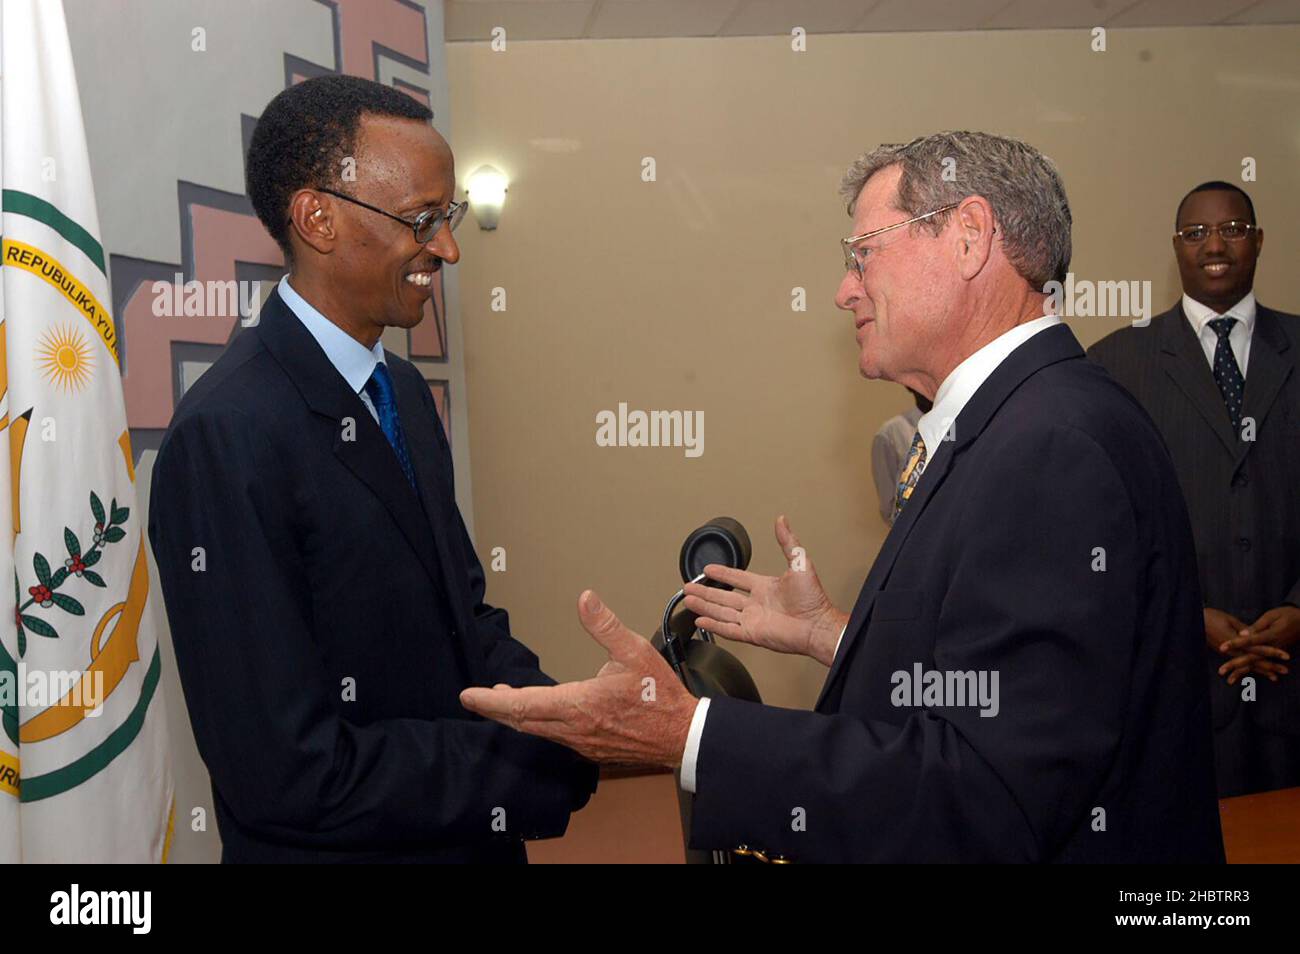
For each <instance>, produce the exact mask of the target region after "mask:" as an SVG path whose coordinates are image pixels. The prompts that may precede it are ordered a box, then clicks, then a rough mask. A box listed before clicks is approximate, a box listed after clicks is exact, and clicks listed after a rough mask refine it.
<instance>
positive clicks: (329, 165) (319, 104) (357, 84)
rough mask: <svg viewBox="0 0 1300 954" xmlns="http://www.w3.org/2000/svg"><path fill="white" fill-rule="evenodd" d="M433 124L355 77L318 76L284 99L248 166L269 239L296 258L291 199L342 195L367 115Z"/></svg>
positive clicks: (416, 108) (258, 136)
mask: <svg viewBox="0 0 1300 954" xmlns="http://www.w3.org/2000/svg"><path fill="white" fill-rule="evenodd" d="M368 114H369V115H375V116H393V117H397V118H399V119H420V120H425V121H426V122H427V121H428V120H430V119H432V118H433V112H432V111H431V110H430V109H429V107H428V106H425V105H424V104H423V103H420V102H419V101H417V100H415V99H412V98H411V97H410V96H408V95H407V94H406V93H403V92H401V91H400V90H397V89H394V88H393V87H391V86H385V85H384V84H383V83H376V82H374V81H373V80H368V79H361V78H360V77H358V76H340V75H333V74H331V75H329V76H317V77H315V78H314V79H309V80H305V81H303V82H301V83H298V84H296V85H294V86H290V87H289V88H288V89H286V90H284V91H283V92H281V93H279V94H278V95H277V96H276V97H275V98H274V99H273V100H271V102H269V103H267V105H266V109H265V110H263V111H262V116H261V118H259V119H258V121H257V126H256V127H255V128H254V129H253V136H252V139H251V140H250V141H249V144H248V156H247V157H246V158H245V160H244V188H245V190H246V191H247V192H248V198H249V199H250V200H251V201H252V203H253V209H254V211H256V212H257V217H258V218H259V219H261V220H262V224H263V225H264V226H266V230H267V231H268V232H270V233H271V238H273V239H275V241H276V244H278V245H279V246H280V248H281V249H283V250H284V254H285V257H286V259H287V258H289V257H291V250H290V247H289V222H288V215H289V211H288V210H289V199H290V197H291V196H292V195H293V194H294V193H295V192H297V191H298V190H299V189H304V188H337V187H338V185H339V173H340V170H341V167H342V163H343V159H344V158H345V157H347V156H352V155H355V149H356V138H357V129H358V128H359V127H360V125H361V117H362V116H365V115H368Z"/></svg>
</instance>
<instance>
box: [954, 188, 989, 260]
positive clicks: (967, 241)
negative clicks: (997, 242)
mask: <svg viewBox="0 0 1300 954" xmlns="http://www.w3.org/2000/svg"><path fill="white" fill-rule="evenodd" d="M956 216H957V238H958V245H957V263H958V270H959V271H960V273H961V277H962V278H964V279H966V280H967V281H969V280H970V279H972V278H974V277H975V276H976V275H978V274H979V273H980V272H981V271H982V270H983V269H984V266H985V265H986V264H988V260H989V255H991V254H992V252H993V231H994V221H993V207H992V206H991V205H989V203H988V200H987V199H985V198H984V197H983V196H979V195H971V196H967V197H966V198H964V199H962V201H961V204H959V205H958V206H957V208H956Z"/></svg>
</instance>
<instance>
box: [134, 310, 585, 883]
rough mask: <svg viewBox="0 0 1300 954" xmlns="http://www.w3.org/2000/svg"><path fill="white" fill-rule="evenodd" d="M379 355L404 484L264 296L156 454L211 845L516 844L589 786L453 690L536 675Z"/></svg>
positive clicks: (557, 756)
mask: <svg viewBox="0 0 1300 954" xmlns="http://www.w3.org/2000/svg"><path fill="white" fill-rule="evenodd" d="M386 361H387V364H388V367H389V370H390V372H391V374H392V378H393V382H394V389H395V392H396V400H397V406H398V413H399V415H400V417H401V421H402V425H403V430H404V432H405V436H406V442H407V445H408V448H409V451H410V456H411V459H412V462H413V465H414V468H415V472H416V476H417V482H418V484H419V492H418V494H417V493H416V492H415V491H414V490H413V489H412V488H411V486H410V484H409V483H408V482H407V480H406V478H405V476H404V475H403V472H402V469H401V466H400V465H399V463H398V461H397V457H396V455H395V454H394V453H393V451H392V449H391V447H390V446H389V444H388V442H387V440H386V439H385V437H384V434H383V432H382V431H381V430H380V428H379V425H378V424H376V423H375V420H374V418H372V417H371V415H370V413H369V411H367V409H366V407H365V405H364V404H362V402H361V400H360V398H359V397H358V396H357V394H356V393H355V392H353V391H352V389H351V388H350V387H349V386H348V385H347V383H346V382H345V381H344V379H343V377H342V376H341V375H340V374H339V373H338V372H337V370H335V368H334V367H333V365H331V364H330V363H329V360H328V359H327V357H326V356H325V353H324V352H323V351H322V350H321V348H320V346H319V345H318V344H317V343H316V341H315V339H314V338H312V336H311V334H310V333H309V332H308V331H307V329H306V328H305V327H304V326H303V325H302V323H301V322H300V321H299V320H298V318H297V317H296V316H295V315H294V314H293V313H292V312H291V311H290V310H289V309H288V307H287V306H286V305H285V304H284V302H283V301H282V300H281V299H280V296H279V294H278V293H275V294H272V295H271V297H270V298H269V299H268V301H267V302H266V304H265V306H264V307H263V309H262V313H261V319H260V322H259V324H258V325H257V326H256V327H255V328H252V329H249V330H246V331H243V332H242V333H240V334H239V335H238V336H237V337H236V338H235V340H234V341H233V342H232V343H231V345H230V347H229V348H228V349H227V350H226V352H225V353H224V354H223V355H222V356H221V358H220V359H219V360H218V361H217V362H216V364H214V365H213V367H212V368H210V369H209V370H208V371H207V372H206V373H205V374H204V375H203V377H202V378H200V379H199V381H198V382H197V383H196V384H195V385H194V386H193V387H192V388H191V389H190V391H189V392H188V393H187V394H186V395H185V397H184V399H183V400H182V401H181V403H180V406H179V407H178V408H177V410H176V414H175V417H174V418H173V420H172V424H171V427H170V428H169V429H168V432H167V436H166V437H165V439H164V440H163V443H162V447H161V449H160V451H159V454H158V459H157V463H156V464H155V467H154V472H153V473H154V476H153V487H152V499H151V500H150V514H149V536H150V539H151V540H152V542H153V547H154V553H155V555H156V557H157V560H158V568H159V575H160V577H161V581H162V589H163V595H164V597H165V600H166V604H167V615H168V619H169V621H170V624H171V633H172V641H173V644H174V645H175V649H176V661H177V666H178V668H179V671H180V678H181V684H182V686H183V687H184V690H185V700H186V703H187V705H188V707H189V712H190V720H191V723H192V725H193V727H194V736H195V740H196V742H197V743H198V748H199V753H200V754H201V755H202V757H203V760H204V762H205V763H206V765H207V767H208V771H209V773H210V774H211V777H212V788H213V797H214V800H215V805H216V812H217V821H218V824H219V826H220V831H221V837H222V841H223V848H224V851H223V860H227V861H522V860H524V851H523V842H522V839H524V838H531V837H553V836H556V835H559V834H561V833H563V831H564V830H565V827H566V825H567V824H568V819H569V814H570V812H572V811H575V810H576V809H578V808H580V807H581V806H582V805H583V804H584V803H585V802H586V800H587V799H588V797H589V796H590V794H591V792H592V790H593V789H594V787H595V782H596V770H595V767H594V766H592V765H591V764H590V763H587V762H585V761H583V760H581V759H579V758H578V757H577V756H576V755H574V754H573V753H572V752H570V751H569V750H567V749H565V748H563V747H561V746H557V745H554V744H551V743H548V742H544V741H541V740H539V739H535V738H532V737H529V736H525V735H521V734H520V733H518V732H515V731H513V730H511V729H508V728H504V727H502V726H500V725H497V724H495V723H493V722H490V721H486V720H483V719H480V718H478V717H477V716H474V715H472V714H471V713H469V712H467V711H466V710H465V709H463V708H462V707H461V705H460V702H459V700H458V698H457V697H458V695H459V693H460V691H461V690H462V689H464V688H465V687H467V686H475V685H478V686H491V685H493V684H494V683H497V682H506V683H510V684H511V685H516V686H518V685H543V684H549V683H550V680H549V679H548V678H547V676H546V675H545V674H543V673H542V672H541V671H540V670H539V668H538V661H537V657H536V656H534V655H533V654H532V653H531V652H530V651H529V650H528V649H527V648H526V647H525V646H523V645H522V644H521V643H519V642H518V641H516V640H515V639H514V638H513V637H512V636H511V634H510V627H509V622H508V619H507V616H506V613H505V612H504V611H503V610H500V609H495V608H493V607H491V606H489V605H488V604H486V603H485V602H484V574H483V569H482V567H481V566H480V564H479V561H478V559H477V558H476V557H475V554H474V549H473V546H472V544H471V543H470V540H469V537H468V535H467V533H466V531H465V525H464V523H463V521H462V520H461V516H460V512H459V510H458V509H457V507H456V501H455V497H454V494H453V488H452V462H451V454H450V450H449V447H448V444H447V441H446V437H445V436H444V434H443V430H442V427H441V425H440V423H439V420H438V416H437V413H436V411H435V408H434V404H433V401H432V398H431V397H430V394H429V389H428V385H427V384H426V383H425V382H424V380H423V378H422V377H421V375H420V373H419V371H417V370H416V368H415V367H414V366H413V365H411V364H410V363H409V362H407V361H404V360H402V359H401V358H399V357H397V356H396V355H393V354H391V353H389V354H386ZM349 425H351V426H349ZM200 548H201V549H200ZM349 690H351V691H350V692H349Z"/></svg>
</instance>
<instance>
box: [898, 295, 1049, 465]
mask: <svg viewBox="0 0 1300 954" xmlns="http://www.w3.org/2000/svg"><path fill="white" fill-rule="evenodd" d="M1060 323H1061V319H1060V318H1059V317H1058V316H1056V315H1044V316H1043V317H1042V318H1035V319H1033V320H1032V321H1026V322H1025V323H1024V324H1023V325H1016V326H1015V327H1014V328H1012V329H1011V330H1010V331H1006V332H1003V333H1002V334H1000V335H998V337H996V338H994V339H993V340H992V341H990V342H989V343H988V344H986V345H985V346H984V347H982V348H980V349H979V350H978V351H976V352H975V353H974V354H972V355H970V356H969V357H967V358H966V360H964V361H962V363H961V364H959V365H957V367H955V368H953V369H952V371H951V372H950V373H949V374H948V376H947V377H946V378H944V379H943V383H942V384H940V385H939V390H938V391H937V392H936V393H935V395H934V407H932V408H930V410H929V411H927V412H926V413H925V414H923V415H921V420H920V421H919V422H917V425H916V429H917V430H918V431H919V432H920V433H921V440H923V441H925V454H926V459H927V460H930V459H933V458H934V455H935V453H936V452H937V451H938V449H939V442H940V441H941V440H943V438H944V435H945V434H946V433H948V431H949V429H950V428H951V427H952V425H953V423H954V422H955V421H956V420H957V415H959V414H961V409H962V408H963V407H965V406H966V402H967V401H969V400H970V399H971V398H972V397H974V396H975V392H976V391H978V390H979V389H980V385H981V384H983V383H984V382H985V381H986V380H988V377H989V375H991V374H992V373H993V372H994V371H996V370H997V367H998V365H1000V364H1001V363H1002V362H1003V361H1004V360H1006V358H1007V356H1008V355H1009V354H1011V352H1013V351H1015V350H1016V349H1017V348H1019V347H1020V346H1021V345H1022V344H1024V343H1025V342H1026V341H1028V340H1029V339H1030V338H1032V337H1033V336H1034V335H1036V334H1038V333H1039V332H1040V331H1045V330H1047V329H1048V328H1050V327H1052V326H1053V325H1059V324H1060Z"/></svg>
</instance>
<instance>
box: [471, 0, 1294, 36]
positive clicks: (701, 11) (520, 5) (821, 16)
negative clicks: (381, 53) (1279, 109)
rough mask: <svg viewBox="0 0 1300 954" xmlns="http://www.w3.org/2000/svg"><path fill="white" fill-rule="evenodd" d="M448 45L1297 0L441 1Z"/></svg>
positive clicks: (1199, 17)
mask: <svg viewBox="0 0 1300 954" xmlns="http://www.w3.org/2000/svg"><path fill="white" fill-rule="evenodd" d="M446 10H447V20H446V27H447V39H448V40H449V41H453V42H454V41H467V40H487V39H490V38H491V32H492V29H493V28H494V27H505V30H506V37H507V38H508V39H510V40H562V39H563V40H567V39H579V38H582V39H609V38H614V37H676V36H775V35H778V34H783V35H788V34H789V32H790V30H791V29H792V28H794V27H796V26H799V27H803V28H804V29H805V30H806V31H807V32H808V33H890V32H899V31H909V30H1032V29H1059V28H1067V27H1095V26H1106V27H1147V26H1211V25H1214V24H1267V23H1300V0H446Z"/></svg>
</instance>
